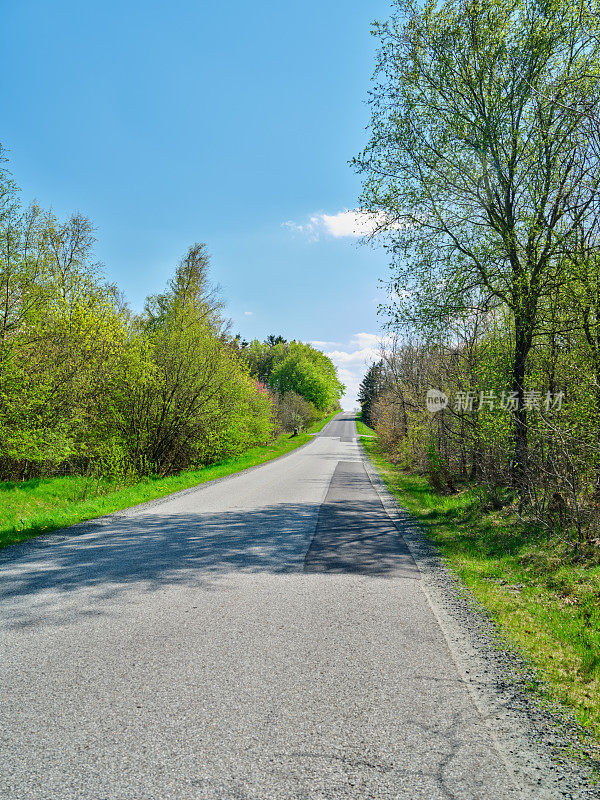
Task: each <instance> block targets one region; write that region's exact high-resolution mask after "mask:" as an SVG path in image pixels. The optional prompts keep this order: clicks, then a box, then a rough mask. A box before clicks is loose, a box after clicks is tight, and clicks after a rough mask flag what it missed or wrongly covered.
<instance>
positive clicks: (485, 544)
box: [361, 438, 600, 739]
mask: <svg viewBox="0 0 600 800" xmlns="http://www.w3.org/2000/svg"><path fill="white" fill-rule="evenodd" d="M361 441H362V444H363V447H364V448H365V450H366V452H367V454H368V456H369V458H370V459H371V461H372V462H373V464H374V465H375V467H376V468H377V469H378V470H379V473H380V474H381V476H382V478H383V480H384V481H385V483H386V484H387V486H388V488H389V489H390V491H391V492H392V493H393V494H394V495H395V496H396V497H397V498H398V500H399V502H400V503H401V505H402V506H403V507H404V508H406V509H407V510H408V511H410V512H411V513H412V514H413V515H414V516H415V517H417V518H418V519H420V520H421V521H422V522H423V523H424V527H425V532H426V535H427V537H428V538H430V539H431V540H433V541H434V542H435V543H436V544H437V545H438V547H439V548H440V551H441V553H442V555H443V557H444V558H445V560H446V562H447V564H448V565H449V567H450V568H451V569H452V570H453V571H454V572H455V573H456V574H457V575H458V576H459V578H460V579H461V580H462V582H463V583H464V584H465V585H466V586H467V587H468V588H469V590H470V591H471V592H472V593H473V595H474V596H475V597H476V598H477V600H479V602H480V603H481V604H482V605H483V606H484V607H485V608H486V609H487V610H488V612H489V613H490V615H491V617H492V618H493V619H494V621H495V622H496V624H497V626H498V628H499V630H500V631H501V632H502V633H503V634H504V635H505V637H506V638H507V639H508V640H509V641H510V642H511V643H512V644H513V645H514V646H515V647H516V648H517V650H518V651H519V652H520V653H521V654H522V655H523V656H524V657H525V659H526V660H527V661H529V662H530V663H531V664H533V665H534V667H535V668H536V670H537V672H538V673H539V674H540V676H541V677H542V678H543V679H544V681H545V683H546V684H547V687H545V692H546V693H547V697H548V699H549V700H550V701H551V702H558V703H560V704H562V705H563V706H566V707H567V708H568V709H570V710H571V711H572V713H573V714H574V716H575V717H576V719H577V720H578V721H579V722H580V723H581V724H582V725H584V726H586V727H587V728H588V729H591V730H592V732H593V733H594V735H595V736H596V737H598V738H599V739H600V565H599V563H598V562H599V561H600V558H598V557H595V558H594V556H593V555H590V554H588V555H586V557H585V559H584V558H583V557H582V556H581V555H578V554H576V553H575V552H574V551H573V548H572V547H570V546H569V545H566V544H565V543H564V542H561V540H560V539H558V540H557V539H556V538H550V536H549V535H548V534H547V533H544V532H541V531H540V530H539V529H536V528H535V527H533V526H528V525H527V524H525V523H523V522H522V521H521V520H519V519H518V518H517V516H516V515H515V513H514V512H511V511H509V510H506V509H505V510H501V511H491V510H489V509H488V508H486V504H485V502H483V501H482V498H481V496H480V495H479V494H478V493H477V492H476V490H475V489H473V488H465V489H463V490H461V491H459V492H457V493H456V494H453V495H441V494H438V493H436V492H435V491H434V490H433V489H432V487H431V485H430V484H429V481H428V480H427V478H426V477H424V476H420V475H413V474H407V473H404V472H402V471H400V470H399V469H398V468H397V467H395V466H394V465H393V464H391V463H390V462H389V461H388V460H386V458H385V457H384V456H383V455H382V454H381V452H380V451H379V448H378V445H377V440H375V439H369V438H363V439H361Z"/></svg>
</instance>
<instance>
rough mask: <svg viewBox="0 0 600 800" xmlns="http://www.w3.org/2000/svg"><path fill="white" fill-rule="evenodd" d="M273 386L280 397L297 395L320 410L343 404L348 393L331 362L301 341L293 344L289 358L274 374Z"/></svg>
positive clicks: (289, 349)
mask: <svg viewBox="0 0 600 800" xmlns="http://www.w3.org/2000/svg"><path fill="white" fill-rule="evenodd" d="M269 384H270V386H271V387H272V388H273V389H274V390H275V391H277V392H278V393H279V394H284V393H285V392H296V394H299V395H301V396H302V397H304V399H305V400H308V401H309V402H310V403H312V404H313V405H314V406H315V407H316V408H317V409H319V411H325V410H326V409H328V408H330V407H332V406H334V405H335V404H336V403H339V400H340V397H341V396H342V392H343V390H344V387H343V386H342V384H341V383H340V382H339V380H338V378H337V375H336V372H335V367H334V366H333V364H332V363H331V361H330V359H329V358H327V356H326V355H325V354H324V353H321V352H320V351H319V350H315V349H314V348H313V347H311V346H310V345H308V344H303V343H301V342H292V343H291V344H290V345H289V348H288V352H287V353H286V355H285V357H284V358H283V359H282V360H281V361H280V362H278V363H277V364H276V366H275V367H274V369H273V371H272V372H271V374H270V376H269Z"/></svg>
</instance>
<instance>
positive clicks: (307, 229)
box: [282, 208, 400, 241]
mask: <svg viewBox="0 0 600 800" xmlns="http://www.w3.org/2000/svg"><path fill="white" fill-rule="evenodd" d="M381 226H385V227H386V228H399V227H400V225H399V224H398V223H397V222H391V221H389V222H387V217H386V215H385V213H384V212H383V211H379V212H378V213H376V214H371V213H368V212H367V211H360V210H359V209H356V208H355V209H345V210H344V211H338V213H337V214H325V213H319V214H311V216H310V217H309V218H308V220H306V222H301V223H300V222H294V221H293V220H288V221H287V222H283V223H282V227H283V228H286V229H287V230H289V231H291V232H292V233H295V234H301V235H303V236H307V237H308V238H309V239H310V240H311V241H316V240H317V239H319V237H320V236H321V235H322V234H325V235H327V236H333V238H334V239H342V238H358V237H359V236H370V235H371V234H373V233H374V232H375V231H376V230H377V229H378V228H380V227H381Z"/></svg>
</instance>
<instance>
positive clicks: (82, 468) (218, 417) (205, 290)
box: [0, 151, 343, 480]
mask: <svg viewBox="0 0 600 800" xmlns="http://www.w3.org/2000/svg"><path fill="white" fill-rule="evenodd" d="M0 156H2V153H1V151H0ZM94 241H95V239H94V231H93V226H92V224H91V222H90V220H89V219H87V218H86V217H85V216H83V215H81V214H74V215H72V216H71V217H70V218H68V219H66V220H60V219H58V218H57V217H56V215H55V214H54V213H52V212H51V211H47V210H43V209H42V208H40V207H39V206H38V205H37V204H35V203H33V204H31V205H29V206H26V207H25V206H23V204H22V202H21V199H20V194H19V191H18V189H17V187H16V185H15V183H14V181H13V179H12V177H11V176H10V174H9V172H8V170H7V168H6V159H5V158H2V160H1V161H0V480H13V479H25V478H31V477H35V476H48V475H59V474H60V475H64V474H84V473H90V472H92V473H94V474H101V475H113V476H119V477H133V478H135V477H136V476H140V475H147V474H159V475H166V474H169V473H173V472H177V471H179V470H182V469H186V468H190V467H194V468H198V467H201V466H204V465H207V464H211V463H214V462H216V461H218V460H220V459H222V458H224V457H226V456H229V455H233V454H238V453H241V452H243V451H244V450H246V449H248V448H249V447H252V446H254V445H258V444H265V443H267V442H268V441H270V440H271V439H272V438H273V437H274V436H276V435H277V434H279V433H281V432H282V431H285V430H292V429H293V428H295V427H301V426H302V425H304V424H306V423H308V422H310V421H312V420H313V419H315V418H318V417H321V416H323V415H324V414H325V413H326V412H327V411H328V410H333V409H334V408H336V407H337V406H338V405H339V398H340V396H341V392H342V390H343V387H342V386H341V384H340V383H339V381H338V380H337V376H336V374H335V369H334V367H333V365H332V364H331V362H330V361H329V359H328V358H327V357H326V356H324V355H323V354H322V353H319V352H317V351H315V350H313V348H311V347H310V346H309V345H306V344H302V343H300V342H292V343H289V344H288V343H287V342H284V341H283V340H282V339H281V337H271V338H272V339H273V340H275V339H276V340H277V341H276V343H275V344H273V346H271V345H269V344H268V343H265V344H261V343H259V342H252V343H251V344H250V345H248V344H247V343H243V344H244V345H245V346H242V343H241V342H240V337H239V336H238V337H233V336H232V335H231V333H230V327H231V323H230V322H229V321H228V320H227V319H226V317H225V315H224V307H223V302H222V301H221V299H220V297H219V295H218V292H217V291H216V289H215V287H214V285H213V284H212V282H211V280H210V277H209V267H210V264H209V256H208V253H207V248H206V246H205V245H204V244H194V245H192V246H191V247H190V248H189V250H188V252H187V253H186V254H185V256H184V257H183V258H182V259H181V260H180V261H179V263H178V264H177V265H176V267H175V269H174V273H173V275H172V277H171V278H170V280H169V281H168V283H167V286H166V287H165V290H164V291H163V292H161V293H159V294H154V295H151V296H149V297H148V298H147V299H146V301H145V304H144V307H143V310H142V312H141V313H134V312H133V311H132V310H131V309H130V308H129V306H128V304H127V302H126V301H125V299H124V297H123V295H122V293H121V292H120V291H119V289H118V288H117V286H115V285H113V284H111V283H109V282H107V281H106V280H105V279H104V277H103V274H102V268H101V265H100V264H98V263H97V262H96V261H95V259H94V256H93V246H94Z"/></svg>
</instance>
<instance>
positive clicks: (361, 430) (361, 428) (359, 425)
mask: <svg viewBox="0 0 600 800" xmlns="http://www.w3.org/2000/svg"><path fill="white" fill-rule="evenodd" d="M356 430H357V432H358V435H359V436H377V434H376V433H375V431H374V430H373V429H372V428H369V426H368V425H365V423H364V422H363V421H362V411H359V412H358V414H357V415H356Z"/></svg>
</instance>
